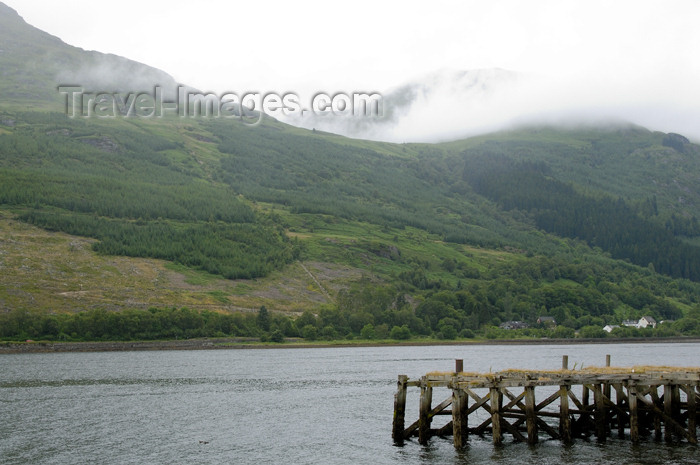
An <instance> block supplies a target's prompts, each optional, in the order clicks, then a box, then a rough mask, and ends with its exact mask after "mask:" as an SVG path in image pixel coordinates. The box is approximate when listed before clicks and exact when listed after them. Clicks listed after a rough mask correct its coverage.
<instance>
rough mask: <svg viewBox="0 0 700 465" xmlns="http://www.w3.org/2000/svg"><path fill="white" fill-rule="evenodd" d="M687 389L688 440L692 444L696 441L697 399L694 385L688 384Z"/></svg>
mask: <svg viewBox="0 0 700 465" xmlns="http://www.w3.org/2000/svg"><path fill="white" fill-rule="evenodd" d="M687 387H688V389H687V390H686V391H685V392H686V394H687V396H688V433H689V434H690V438H689V439H690V442H691V443H693V444H697V443H698V432H697V416H698V408H697V399H696V398H695V386H693V385H692V384H689V385H688V386H687Z"/></svg>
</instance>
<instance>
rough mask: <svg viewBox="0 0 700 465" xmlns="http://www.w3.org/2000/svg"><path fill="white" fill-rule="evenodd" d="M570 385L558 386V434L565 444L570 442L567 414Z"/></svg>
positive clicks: (569, 424)
mask: <svg viewBox="0 0 700 465" xmlns="http://www.w3.org/2000/svg"><path fill="white" fill-rule="evenodd" d="M570 390H571V387H570V386H568V385H563V386H560V387H559V434H560V435H561V439H562V441H564V443H565V444H569V443H570V442H571V439H572V438H571V417H570V416H569V391H570Z"/></svg>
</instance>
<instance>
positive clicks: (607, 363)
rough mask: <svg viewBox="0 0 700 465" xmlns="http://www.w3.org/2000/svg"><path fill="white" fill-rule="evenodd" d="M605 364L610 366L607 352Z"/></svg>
mask: <svg viewBox="0 0 700 465" xmlns="http://www.w3.org/2000/svg"><path fill="white" fill-rule="evenodd" d="M605 366H606V367H609V366H610V354H607V355H606V356H605Z"/></svg>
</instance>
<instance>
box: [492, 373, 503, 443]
mask: <svg viewBox="0 0 700 465" xmlns="http://www.w3.org/2000/svg"><path fill="white" fill-rule="evenodd" d="M502 405H503V393H502V392H501V390H500V389H499V388H497V387H492V388H491V428H492V433H491V434H492V436H493V444H494V445H495V446H498V445H501V444H502V443H503V437H502V435H501V407H502Z"/></svg>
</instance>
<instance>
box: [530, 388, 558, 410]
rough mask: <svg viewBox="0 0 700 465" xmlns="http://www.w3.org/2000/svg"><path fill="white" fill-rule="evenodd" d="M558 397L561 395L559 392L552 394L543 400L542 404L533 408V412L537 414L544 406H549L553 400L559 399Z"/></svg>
mask: <svg viewBox="0 0 700 465" xmlns="http://www.w3.org/2000/svg"><path fill="white" fill-rule="evenodd" d="M560 396H561V394H560V393H559V391H557V392H555V393H554V394H552V395H551V396H549V397H547V398H546V399H545V400H543V401H542V402H540V403H539V404H537V406H536V407H535V410H536V411H538V412H539V411H540V410H542V409H543V408H545V407H546V406H548V405H549V404H551V403H552V402H554V401H555V400H557V399H559V397H560Z"/></svg>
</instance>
